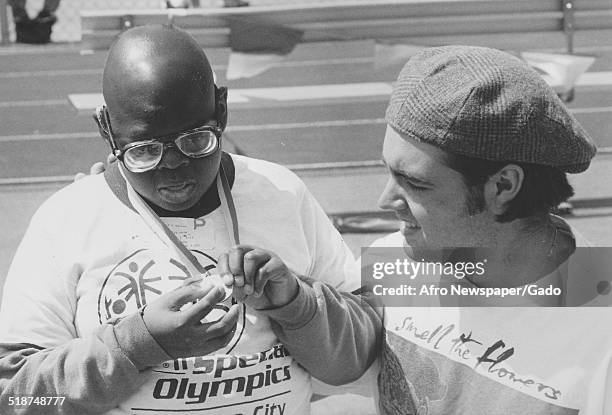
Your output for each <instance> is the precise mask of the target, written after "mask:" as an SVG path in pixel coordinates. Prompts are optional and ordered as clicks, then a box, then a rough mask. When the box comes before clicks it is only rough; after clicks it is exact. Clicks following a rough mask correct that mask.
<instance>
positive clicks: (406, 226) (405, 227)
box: [398, 217, 421, 235]
mask: <svg viewBox="0 0 612 415" xmlns="http://www.w3.org/2000/svg"><path fill="white" fill-rule="evenodd" d="M398 219H399V220H401V221H402V222H401V224H400V231H401V232H402V233H403V234H404V235H410V234H413V233H417V232H418V231H420V230H421V227H420V226H419V225H418V224H417V222H416V221H415V220H411V219H407V218H401V217H399V218H398Z"/></svg>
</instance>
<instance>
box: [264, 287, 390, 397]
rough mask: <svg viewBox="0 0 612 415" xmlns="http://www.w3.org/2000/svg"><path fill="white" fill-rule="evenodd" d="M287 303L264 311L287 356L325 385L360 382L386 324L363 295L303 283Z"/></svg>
mask: <svg viewBox="0 0 612 415" xmlns="http://www.w3.org/2000/svg"><path fill="white" fill-rule="evenodd" d="M299 290H300V291H299V294H298V296H297V297H296V298H295V299H294V300H293V301H292V302H290V303H289V304H287V305H285V306H283V307H280V308H275V309H271V310H265V311H262V312H263V313H264V314H266V315H267V316H268V317H269V318H270V319H271V321H272V329H273V330H274V332H275V334H276V335H277V336H278V338H279V339H280V340H281V342H282V343H283V344H284V345H285V347H287V349H288V350H289V352H290V353H291V354H292V355H293V356H294V357H295V359H296V360H297V361H298V362H299V363H300V364H301V365H302V366H303V367H304V368H305V369H306V370H308V372H309V373H310V374H311V375H312V376H314V377H315V378H317V379H319V380H320V381H322V382H325V383H328V384H330V385H342V384H346V383H349V382H353V381H355V380H357V379H358V378H360V377H361V376H362V375H363V374H364V373H365V372H366V370H367V369H368V368H369V367H370V365H371V364H372V363H373V362H374V360H375V358H376V353H377V350H378V345H379V344H380V341H381V336H382V333H381V332H382V321H381V318H380V316H379V314H378V312H377V311H376V309H375V308H374V307H372V306H371V305H370V304H369V303H368V302H367V301H366V299H365V298H366V297H365V296H361V295H354V294H350V293H346V292H340V291H338V290H336V289H334V288H333V287H331V286H329V285H326V284H324V283H321V282H319V281H315V280H313V279H304V280H302V281H300V288H299Z"/></svg>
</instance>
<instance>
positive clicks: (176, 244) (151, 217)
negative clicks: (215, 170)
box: [119, 165, 240, 285]
mask: <svg viewBox="0 0 612 415" xmlns="http://www.w3.org/2000/svg"><path fill="white" fill-rule="evenodd" d="M119 170H120V172H121V175H122V176H123V179H124V180H125V182H126V185H127V191H128V197H129V199H130V202H131V203H132V205H133V206H134V209H136V212H138V214H139V215H140V216H141V217H142V219H143V220H144V221H145V223H146V224H147V225H148V226H149V228H150V229H151V230H152V231H153V233H155V235H156V236H157V237H158V238H159V239H160V240H161V241H162V242H163V243H164V244H165V245H166V246H167V247H168V248H170V249H172V250H174V251H175V252H176V253H177V254H178V255H179V256H180V257H181V258H182V259H183V261H184V264H185V266H187V270H188V271H189V273H190V274H191V277H190V278H188V279H187V280H185V282H184V285H187V284H190V283H193V282H197V281H200V280H202V278H203V276H202V274H205V273H206V272H207V271H206V269H205V268H204V267H202V265H201V264H200V262H199V261H198V260H197V258H196V257H195V256H194V255H193V253H192V252H191V251H190V250H189V249H187V247H186V246H185V244H183V243H182V242H181V241H180V240H179V239H178V238H177V236H176V235H175V234H174V232H172V231H171V230H170V229H169V228H168V226H167V225H166V224H165V223H164V222H163V221H162V220H161V219H160V218H159V216H158V215H157V214H156V213H155V212H154V211H153V209H151V207H150V206H149V205H148V204H147V203H146V202H145V201H144V200H143V199H142V197H141V196H140V195H139V194H138V193H137V192H136V191H135V190H134V188H133V187H132V186H131V185H130V182H129V181H128V180H127V178H126V177H125V173H124V171H123V166H122V165H119ZM216 182H217V189H218V193H219V199H220V201H221V210H222V214H223V219H224V221H225V226H226V228H227V230H228V234H229V238H230V241H231V243H232V245H236V244H238V243H239V241H240V238H239V233H238V215H237V214H236V207H235V205H234V199H233V198H232V193H231V190H230V186H229V181H228V179H227V175H226V173H225V169H224V168H223V165H221V166H220V169H219V174H218V175H217V179H216Z"/></svg>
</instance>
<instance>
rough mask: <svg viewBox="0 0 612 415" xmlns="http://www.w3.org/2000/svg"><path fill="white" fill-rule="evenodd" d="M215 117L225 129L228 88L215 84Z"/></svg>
mask: <svg viewBox="0 0 612 415" xmlns="http://www.w3.org/2000/svg"><path fill="white" fill-rule="evenodd" d="M215 118H216V119H217V122H218V123H219V127H221V129H222V130H225V127H226V126H227V88H226V87H224V86H222V87H217V86H216V85H215Z"/></svg>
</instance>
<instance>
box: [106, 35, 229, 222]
mask: <svg viewBox="0 0 612 415" xmlns="http://www.w3.org/2000/svg"><path fill="white" fill-rule="evenodd" d="M103 76H104V79H103V93H104V99H105V101H106V106H107V109H108V115H109V118H110V131H112V137H113V139H114V140H115V143H116V145H117V147H118V148H119V149H123V148H125V147H126V146H127V145H128V144H130V143H134V142H137V141H146V140H156V141H159V142H162V143H164V144H170V143H174V140H175V139H176V138H177V137H178V136H179V135H180V134H182V133H184V132H186V131H189V130H192V129H194V128H199V127H202V126H206V125H209V126H210V125H213V126H217V127H220V128H224V126H225V119H226V117H227V112H226V95H225V93H221V92H219V94H217V93H216V91H217V90H216V87H215V84H214V79H213V74H212V69H211V67H210V63H209V62H208V59H207V58H206V55H205V54H204V52H203V51H202V49H201V48H200V46H199V45H198V44H197V42H196V41H195V40H194V39H193V38H192V37H191V36H190V35H189V34H187V33H186V32H183V31H181V30H178V29H174V28H171V27H165V26H141V27H137V28H134V29H130V30H127V31H125V32H123V33H122V34H121V36H120V37H119V38H118V39H117V41H116V42H115V43H114V45H113V46H112V47H111V50H110V51H109V54H108V58H107V60H106V65H105V67H104V75H103ZM219 91H221V90H219ZM220 143H221V140H220V139H219V146H218V147H217V150H216V151H215V152H214V153H212V154H210V155H208V156H205V157H201V158H191V157H188V156H187V155H186V154H184V153H182V152H181V151H180V150H179V149H178V148H176V147H173V146H172V145H171V146H169V147H167V148H166V147H164V148H165V150H163V151H162V152H163V154H162V156H161V160H160V161H159V163H158V164H157V166H156V167H155V168H154V169H152V170H148V171H145V172H141V173H134V172H131V171H129V170H127V169H126V171H125V175H126V178H127V179H128V181H129V182H130V183H131V185H132V186H133V187H134V189H135V190H136V191H137V192H138V193H139V194H140V195H141V196H143V197H144V198H145V199H146V200H148V201H149V202H150V203H151V204H153V205H156V206H159V207H161V208H163V209H166V210H170V211H175V212H177V211H181V210H185V209H189V208H190V207H192V206H194V205H195V204H196V203H197V202H198V201H200V200H202V198H204V196H205V194H206V192H207V190H208V189H209V188H211V185H212V184H213V183H214V180H215V178H216V176H217V173H218V171H219V165H220V162H221V150H220ZM215 194H216V193H215Z"/></svg>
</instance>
